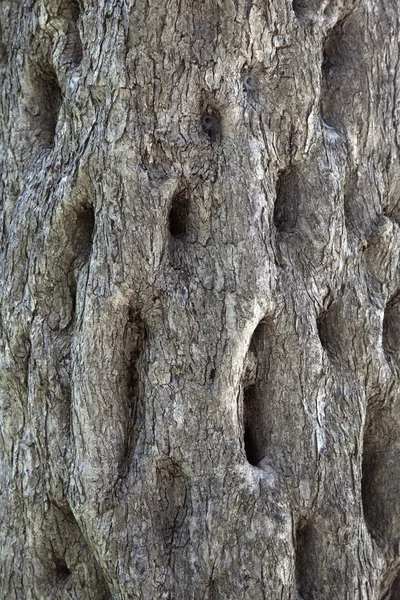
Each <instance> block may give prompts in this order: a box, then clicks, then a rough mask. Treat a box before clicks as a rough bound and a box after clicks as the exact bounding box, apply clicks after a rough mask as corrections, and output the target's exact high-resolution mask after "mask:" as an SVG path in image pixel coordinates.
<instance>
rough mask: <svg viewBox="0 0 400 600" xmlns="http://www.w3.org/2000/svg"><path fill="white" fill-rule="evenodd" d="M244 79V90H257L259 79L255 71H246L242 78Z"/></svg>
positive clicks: (250, 91) (249, 91)
mask: <svg viewBox="0 0 400 600" xmlns="http://www.w3.org/2000/svg"><path fill="white" fill-rule="evenodd" d="M242 81H243V91H244V92H248V93H250V94H251V93H252V92H255V91H256V90H257V87H258V86H257V81H256V78H255V76H254V75H253V73H246V74H245V75H244V77H243V79H242Z"/></svg>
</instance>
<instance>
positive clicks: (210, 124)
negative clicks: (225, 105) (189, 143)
mask: <svg viewBox="0 0 400 600" xmlns="http://www.w3.org/2000/svg"><path fill="white" fill-rule="evenodd" d="M201 126H202V129H203V132H204V133H205V134H206V135H208V136H209V137H210V138H214V137H215V136H216V135H218V134H219V133H220V131H221V127H220V120H219V118H218V117H215V116H213V115H204V116H203V117H202V118H201Z"/></svg>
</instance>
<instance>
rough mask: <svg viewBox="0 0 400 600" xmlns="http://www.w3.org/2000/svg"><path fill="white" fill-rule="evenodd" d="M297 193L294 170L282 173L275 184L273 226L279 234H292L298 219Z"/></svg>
mask: <svg viewBox="0 0 400 600" xmlns="http://www.w3.org/2000/svg"><path fill="white" fill-rule="evenodd" d="M298 205H299V192H298V181H297V175H296V172H295V171H294V170H291V169H289V170H287V171H283V172H282V173H281V174H280V176H279V178H278V181H277V184H276V199H275V205H274V225H275V227H276V229H277V230H278V231H280V232H285V233H293V232H294V231H295V229H296V224H297V218H298Z"/></svg>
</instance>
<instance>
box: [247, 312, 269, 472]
mask: <svg viewBox="0 0 400 600" xmlns="http://www.w3.org/2000/svg"><path fill="white" fill-rule="evenodd" d="M267 338H268V326H267V323H266V322H265V321H264V320H263V321H261V322H260V323H259V324H258V326H257V327H256V329H255V331H254V333H253V337H252V339H251V342H250V346H249V350H248V352H247V355H246V359H245V368H244V375H243V383H242V385H243V431H244V449H245V453H246V457H247V460H248V461H249V463H250V464H251V465H253V466H257V465H258V463H259V462H260V460H262V459H263V458H264V457H265V455H266V419H267V416H268V415H267V398H266V397H265V391H264V390H263V378H264V372H265V369H266V364H267V363H268V342H267Z"/></svg>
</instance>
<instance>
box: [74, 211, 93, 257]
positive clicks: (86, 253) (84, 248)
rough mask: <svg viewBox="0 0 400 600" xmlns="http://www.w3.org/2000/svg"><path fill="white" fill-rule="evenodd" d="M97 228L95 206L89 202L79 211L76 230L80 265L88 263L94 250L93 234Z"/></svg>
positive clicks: (75, 237) (77, 254)
mask: <svg viewBox="0 0 400 600" xmlns="http://www.w3.org/2000/svg"><path fill="white" fill-rule="evenodd" d="M94 228H95V214H94V206H93V205H92V204H89V205H87V206H85V207H84V208H83V210H82V211H81V212H79V213H78V215H77V219H76V226H75V231H74V239H73V246H74V254H75V257H76V258H75V261H76V262H78V263H79V264H80V265H82V264H83V263H86V262H87V261H88V259H89V257H90V254H91V251H92V243H93V234H94Z"/></svg>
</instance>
